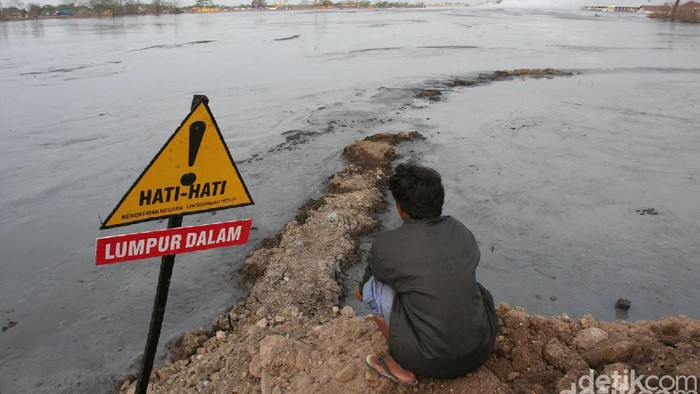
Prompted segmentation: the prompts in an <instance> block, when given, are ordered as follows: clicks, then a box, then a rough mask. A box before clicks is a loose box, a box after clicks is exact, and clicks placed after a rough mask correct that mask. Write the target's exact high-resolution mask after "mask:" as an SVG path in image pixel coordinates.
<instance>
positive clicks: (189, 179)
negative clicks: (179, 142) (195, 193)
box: [180, 120, 207, 186]
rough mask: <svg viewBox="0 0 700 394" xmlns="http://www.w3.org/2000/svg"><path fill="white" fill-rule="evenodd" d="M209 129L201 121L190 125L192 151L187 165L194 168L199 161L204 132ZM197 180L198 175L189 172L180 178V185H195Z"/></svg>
mask: <svg viewBox="0 0 700 394" xmlns="http://www.w3.org/2000/svg"><path fill="white" fill-rule="evenodd" d="M206 129H207V125H206V124H204V122H202V121H201V120H198V121H196V122H194V123H192V124H191V125H190V150H189V158H188V162H187V164H188V165H189V166H190V167H192V166H193V165H194V162H195V161H196V160H197V153H198V152H199V146H200V145H202V139H203V138H204V131H205V130H206ZM196 180H197V175H196V174H195V173H193V172H188V173H187V174H185V175H183V176H182V178H180V183H181V184H182V186H190V185H193V184H194V182H195V181H196Z"/></svg>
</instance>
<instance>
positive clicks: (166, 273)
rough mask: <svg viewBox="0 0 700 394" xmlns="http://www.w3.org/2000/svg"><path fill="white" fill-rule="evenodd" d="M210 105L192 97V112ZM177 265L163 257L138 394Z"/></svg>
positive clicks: (178, 220)
mask: <svg viewBox="0 0 700 394" xmlns="http://www.w3.org/2000/svg"><path fill="white" fill-rule="evenodd" d="M201 101H204V103H205V104H206V103H208V102H209V99H208V98H207V96H205V95H199V94H195V95H194V97H192V105H191V107H190V108H191V109H190V111H194V109H195V107H196V106H197V105H198V104H199V103H200V102H201ZM177 227H182V215H177V216H171V217H170V218H169V219H168V228H177ZM174 265H175V255H174V254H171V255H168V256H163V258H162V259H161V261H160V274H159V275H158V287H157V288H156V299H155V301H154V302H153V314H152V315H151V326H150V327H149V329H148V338H147V339H146V350H144V351H143V360H142V361H141V371H139V380H138V383H137V384H136V393H137V394H146V389H147V388H148V381H149V380H150V378H151V370H152V369H153V360H154V359H155V357H156V350H158V339H159V338H160V329H161V328H162V326H163V316H164V315H165V305H166V303H167V302H168V290H169V289H170V277H171V276H172V274H173V266H174Z"/></svg>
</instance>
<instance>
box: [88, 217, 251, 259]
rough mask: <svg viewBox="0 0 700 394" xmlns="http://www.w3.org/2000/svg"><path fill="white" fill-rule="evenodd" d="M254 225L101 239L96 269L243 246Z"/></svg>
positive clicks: (220, 225) (208, 226) (238, 223)
mask: <svg viewBox="0 0 700 394" xmlns="http://www.w3.org/2000/svg"><path fill="white" fill-rule="evenodd" d="M252 224H253V220H252V219H244V220H234V221H231V222H221V223H212V224H203V225H200V226H189V227H177V228H172V229H166V230H156V231H148V232H143V233H133V234H123V235H115V236H112V237H104V238H98V239H97V244H96V247H95V265H104V264H114V263H121V262H122V261H130V260H140V259H146V258H149V257H159V256H167V255H175V254H182V253H190V252H196V251H199V250H207V249H214V248H223V247H226V246H235V245H243V244H245V243H246V242H248V236H249V235H250V227H251V225H252Z"/></svg>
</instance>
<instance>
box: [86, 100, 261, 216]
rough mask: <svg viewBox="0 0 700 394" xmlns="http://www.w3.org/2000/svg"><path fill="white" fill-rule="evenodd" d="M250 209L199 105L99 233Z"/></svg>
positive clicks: (220, 142)
mask: <svg viewBox="0 0 700 394" xmlns="http://www.w3.org/2000/svg"><path fill="white" fill-rule="evenodd" d="M251 204H253V199H252V198H251V197H250V193H249V192H248V189H247V188H246V186H245V183H243V178H241V174H240V173H239V172H238V169H237V168H236V164H235V163H234V162H233V158H232V157H231V153H229V151H228V148H227V147H226V143H225V142H224V138H223V136H222V135H221V131H220V130H219V126H218V125H217V124H216V121H215V120H214V116H213V115H212V113H211V110H209V106H208V105H207V104H206V102H204V101H201V102H200V103H199V104H198V105H197V106H196V107H195V108H194V109H193V110H192V112H190V114H189V115H187V118H185V120H184V121H183V122H182V124H181V125H180V127H179V128H178V129H177V130H176V131H175V133H174V134H173V135H172V136H171V137H170V139H169V140H168V142H166V143H165V145H164V146H163V148H161V150H160V152H158V154H157V155H156V157H155V158H153V160H152V161H151V163H150V164H149V165H148V167H146V169H145V170H144V171H143V173H142V174H141V176H139V178H138V179H137V180H136V182H134V184H133V186H131V189H129V191H128V192H127V193H126V195H125V196H124V197H123V198H122V200H121V201H120V202H119V204H118V205H117V207H116V208H114V211H112V213H111V214H110V215H109V216H108V217H107V220H105V221H104V223H102V226H101V227H100V228H102V229H105V228H111V227H117V226H125V225H128V224H134V223H138V222H145V221H149V220H156V219H162V218H165V217H168V216H173V215H183V214H193V213H200V212H206V211H214V210H218V209H224V208H232V207H238V206H243V205H251Z"/></svg>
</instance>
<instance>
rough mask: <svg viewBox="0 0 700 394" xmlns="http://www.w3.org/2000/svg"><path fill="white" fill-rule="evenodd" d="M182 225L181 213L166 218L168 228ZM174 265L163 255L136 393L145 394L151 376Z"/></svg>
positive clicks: (173, 257)
mask: <svg viewBox="0 0 700 394" xmlns="http://www.w3.org/2000/svg"><path fill="white" fill-rule="evenodd" d="M181 226H182V215H178V216H173V217H171V218H170V219H168V228H169V229H170V228H177V227H181ZM174 265H175V255H174V254H171V255H168V256H163V257H162V258H161V261H160V274H159V275H158V287H157V288H156V298H155V301H154V302H153V314H152V315H151V326H150V327H149V328H148V338H147V339H146V349H145V350H144V351H143V360H142V361H141V371H140V372H139V381H138V383H137V385H136V392H137V393H138V394H146V389H147V388H148V382H149V380H150V378H151V370H152V369H153V360H154V359H155V357H156V350H158V339H159V338H160V329H161V327H162V326H163V316H164V315H165V304H166V303H167V302H168V290H169V289H170V277H171V276H172V275H173V266H174Z"/></svg>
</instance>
